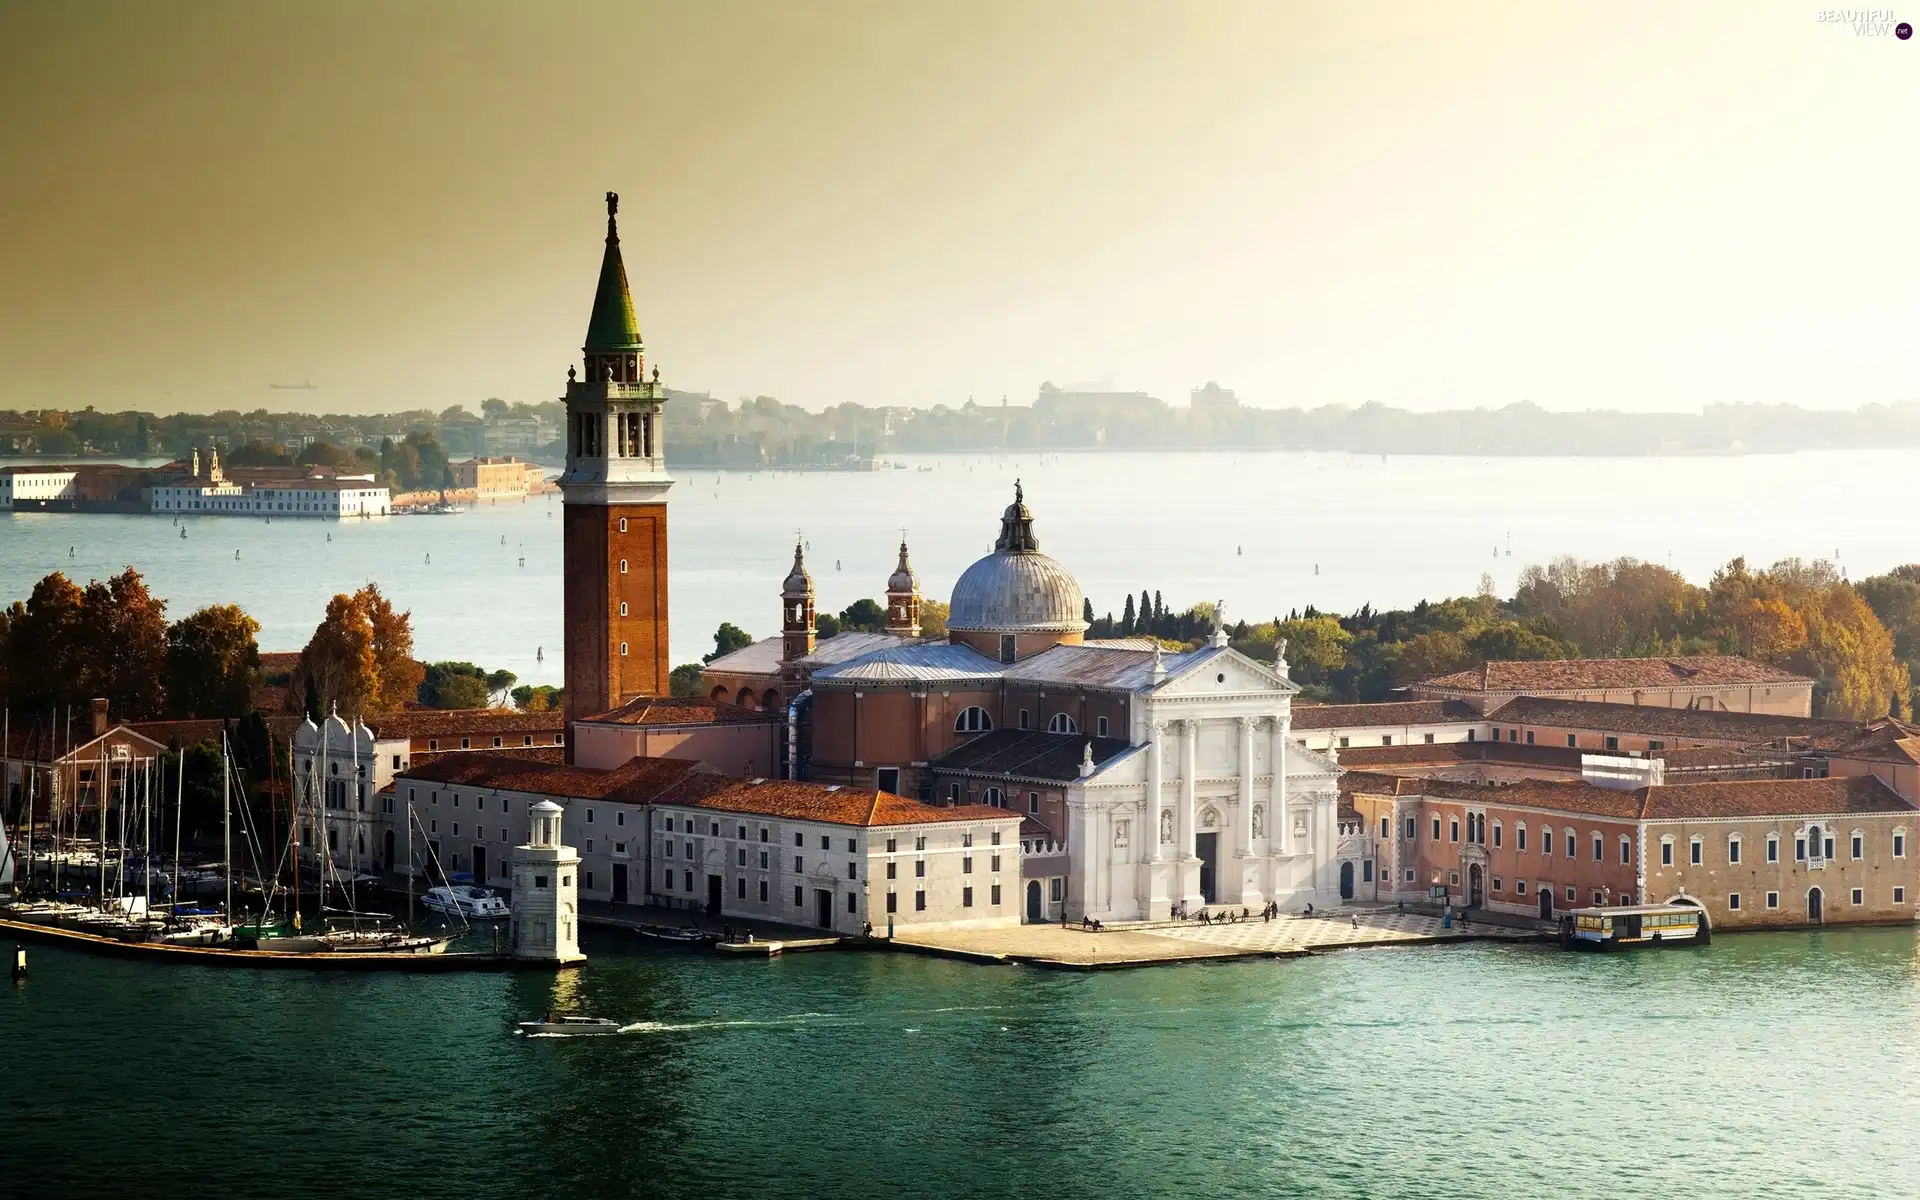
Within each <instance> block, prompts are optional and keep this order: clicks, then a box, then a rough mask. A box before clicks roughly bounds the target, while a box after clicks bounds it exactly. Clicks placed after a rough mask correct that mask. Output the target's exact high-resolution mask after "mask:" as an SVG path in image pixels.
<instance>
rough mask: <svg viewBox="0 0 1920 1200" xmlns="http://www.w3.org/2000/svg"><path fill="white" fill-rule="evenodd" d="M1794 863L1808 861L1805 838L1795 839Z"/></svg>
mask: <svg viewBox="0 0 1920 1200" xmlns="http://www.w3.org/2000/svg"><path fill="white" fill-rule="evenodd" d="M1793 861H1795V862H1805V861H1807V839H1805V838H1803V837H1797V838H1795V839H1793Z"/></svg>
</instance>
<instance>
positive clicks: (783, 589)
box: [780, 542, 813, 600]
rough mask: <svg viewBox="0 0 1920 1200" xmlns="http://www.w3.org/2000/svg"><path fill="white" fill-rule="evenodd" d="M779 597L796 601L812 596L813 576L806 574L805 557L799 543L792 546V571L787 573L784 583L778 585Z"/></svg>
mask: <svg viewBox="0 0 1920 1200" xmlns="http://www.w3.org/2000/svg"><path fill="white" fill-rule="evenodd" d="M780 595H781V596H782V597H783V598H787V599H796V600H797V599H800V598H802V597H805V596H811V595H813V576H811V575H809V574H807V561H806V556H805V555H804V554H803V553H802V546H801V543H799V542H795V543H794V544H793V570H791V571H789V572H787V578H786V581H785V582H784V583H782V584H781V585H780Z"/></svg>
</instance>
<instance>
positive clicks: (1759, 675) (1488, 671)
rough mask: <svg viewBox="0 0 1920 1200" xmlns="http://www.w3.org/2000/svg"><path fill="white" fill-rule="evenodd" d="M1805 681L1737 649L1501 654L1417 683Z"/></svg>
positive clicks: (1572, 687)
mask: <svg viewBox="0 0 1920 1200" xmlns="http://www.w3.org/2000/svg"><path fill="white" fill-rule="evenodd" d="M1800 683H1804V684H1808V685H1811V684H1812V683H1813V681H1812V680H1811V679H1808V678H1806V677H1805V676H1802V675H1795V674H1793V673H1792V672H1790V671H1783V670H1781V669H1780V668H1779V667H1770V666H1768V665H1767V664H1765V663H1757V662H1754V661H1752V660H1751V659H1745V658H1741V657H1739V656H1737V655H1732V654H1697V655H1681V656H1675V657H1672V658H1561V659H1544V660H1537V661H1517V662H1516V661H1510V660H1495V661H1492V662H1487V663H1483V664H1482V665H1480V666H1478V667H1472V668H1469V669H1468V670H1465V671H1455V672H1454V673H1453V674H1451V675H1442V676H1440V677H1438V678H1436V679H1428V680H1424V681H1422V682H1421V683H1420V684H1418V685H1416V686H1419V687H1422V688H1433V689H1436V690H1439V689H1445V690H1449V691H1461V692H1528V691H1532V692H1574V691H1587V690H1592V689H1599V688H1608V689H1616V690H1617V689H1631V688H1665V687H1714V686H1722V685H1729V686H1730V685H1739V684H1800Z"/></svg>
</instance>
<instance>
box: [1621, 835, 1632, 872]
mask: <svg viewBox="0 0 1920 1200" xmlns="http://www.w3.org/2000/svg"><path fill="white" fill-rule="evenodd" d="M1632 862H1633V839H1632V838H1630V837H1623V838H1621V839H1620V865H1621V866H1623V867H1624V866H1629V865H1631V864H1632Z"/></svg>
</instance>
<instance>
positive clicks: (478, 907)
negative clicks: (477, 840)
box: [420, 883, 513, 921]
mask: <svg viewBox="0 0 1920 1200" xmlns="http://www.w3.org/2000/svg"><path fill="white" fill-rule="evenodd" d="M420 904H421V907H423V908H426V909H428V910H429V911H432V912H437V913H445V914H446V915H447V916H450V917H465V918H467V919H468V920H469V921H504V920H506V919H507V918H508V917H510V916H512V915H513V914H512V911H511V910H510V909H509V908H508V907H507V902H506V901H505V900H502V899H501V898H500V897H499V896H498V895H495V894H494V892H493V890H492V889H491V888H483V887H475V886H473V885H472V884H465V883H457V884H454V885H452V886H451V887H435V888H428V889H427V894H426V895H424V896H422V897H420Z"/></svg>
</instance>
